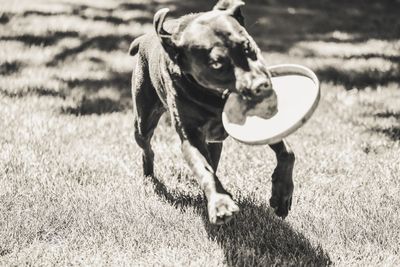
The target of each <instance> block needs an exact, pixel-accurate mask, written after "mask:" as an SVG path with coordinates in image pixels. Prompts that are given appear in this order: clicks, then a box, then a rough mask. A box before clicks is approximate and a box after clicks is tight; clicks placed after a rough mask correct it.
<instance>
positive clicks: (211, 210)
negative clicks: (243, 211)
mask: <svg viewBox="0 0 400 267" xmlns="http://www.w3.org/2000/svg"><path fill="white" fill-rule="evenodd" d="M238 211H239V207H238V206H237V205H236V203H235V202H234V201H233V200H232V198H231V197H230V196H229V195H227V194H221V193H215V194H213V195H211V196H210V198H209V200H208V218H209V220H210V223H212V224H224V223H227V222H229V221H230V220H231V219H232V215H233V214H234V213H236V212H238Z"/></svg>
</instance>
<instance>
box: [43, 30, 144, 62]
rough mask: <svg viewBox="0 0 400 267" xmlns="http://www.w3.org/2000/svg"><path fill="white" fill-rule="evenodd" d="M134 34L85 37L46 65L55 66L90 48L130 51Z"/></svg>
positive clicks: (108, 50)
mask: <svg viewBox="0 0 400 267" xmlns="http://www.w3.org/2000/svg"><path fill="white" fill-rule="evenodd" d="M136 37H137V36H134V35H114V34H107V35H101V36H95V37H92V38H83V39H82V41H81V43H80V44H79V45H78V46H75V47H72V48H65V49H64V50H63V51H61V52H60V53H58V54H56V55H55V56H54V57H53V59H52V60H50V61H49V62H48V63H47V64H46V65H47V66H55V65H57V64H60V63H62V62H63V61H64V60H66V59H67V58H69V57H72V56H75V55H77V54H79V53H81V52H83V51H85V50H87V49H89V48H92V49H97V50H100V51H107V52H110V51H113V50H120V51H128V47H129V45H130V43H131V42H132V41H133V40H134V39H135V38H136Z"/></svg>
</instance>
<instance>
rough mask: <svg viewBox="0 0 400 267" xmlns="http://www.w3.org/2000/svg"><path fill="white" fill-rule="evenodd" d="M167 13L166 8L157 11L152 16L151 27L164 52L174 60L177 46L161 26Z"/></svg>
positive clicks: (171, 36)
mask: <svg viewBox="0 0 400 267" xmlns="http://www.w3.org/2000/svg"><path fill="white" fill-rule="evenodd" d="M168 12H169V9H168V8H163V9H160V10H158V11H157V13H156V14H155V15H154V19H153V25H154V28H155V30H156V33H157V36H158V39H159V40H160V42H161V45H162V46H163V47H164V49H165V51H166V52H167V53H168V54H169V55H170V57H171V58H172V59H175V58H176V56H177V54H178V46H177V45H176V43H175V41H174V39H173V35H172V34H171V33H169V32H167V31H166V30H165V29H164V26H163V25H164V21H165V18H166V17H167V14H168Z"/></svg>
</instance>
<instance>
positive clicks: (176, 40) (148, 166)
mask: <svg viewBox="0 0 400 267" xmlns="http://www.w3.org/2000/svg"><path fill="white" fill-rule="evenodd" d="M243 5H244V3H243V2H242V1H238V0H220V1H218V2H217V3H216V5H215V6H214V8H213V9H212V10H210V11H208V12H203V13H194V14H189V15H185V16H183V17H180V18H178V19H168V20H166V17H167V14H168V11H169V10H168V9H166V8H164V9H161V10H159V11H158V12H157V13H156V14H155V15H154V20H153V25H154V28H155V31H154V32H152V33H147V34H144V35H142V36H140V37H138V38H136V39H135V40H134V41H133V42H132V44H131V46H130V48H129V54H130V55H132V56H134V55H136V56H137V63H136V67H135V68H134V71H133V75H132V97H133V106H134V131H135V140H136V142H137V144H138V146H139V147H140V148H141V150H142V163H143V174H144V175H145V176H153V175H154V170H153V169H154V167H153V160H154V152H153V150H152V148H151V144H150V140H151V138H152V136H153V133H154V129H155V127H156V126H157V123H158V121H159V119H160V117H161V115H162V114H163V113H164V112H169V114H170V117H171V121H172V125H173V126H174V127H175V129H176V132H177V133H178V135H179V137H180V140H181V149H182V153H183V156H184V158H185V160H186V162H187V163H188V165H189V166H190V168H191V170H192V171H193V173H194V175H195V176H196V177H197V179H198V182H199V184H200V186H201V189H202V190H203V192H204V195H205V197H206V200H207V211H208V217H209V221H210V223H212V224H224V223H226V222H228V221H229V220H230V219H231V218H232V216H233V215H234V214H235V213H237V212H238V211H239V207H238V205H237V204H236V203H235V202H234V201H233V199H232V196H231V194H230V193H229V192H227V190H225V189H224V187H223V185H222V184H221V182H220V181H219V179H218V177H217V175H216V171H217V168H218V164H219V160H220V156H221V151H222V146H223V143H222V142H223V141H224V140H225V139H226V138H227V136H228V134H227V133H226V131H225V130H224V127H223V125H222V118H221V117H222V110H223V108H224V104H225V101H226V96H227V94H229V93H230V92H235V93H238V94H240V95H241V96H243V97H248V98H257V97H268V96H270V97H272V96H273V95H274V92H273V89H272V86H271V79H270V74H269V72H268V69H267V68H266V64H265V62H264V60H263V57H262V54H261V50H260V49H259V48H258V46H257V45H256V43H255V41H254V40H253V39H252V38H251V36H250V35H249V34H248V32H247V31H246V29H245V26H244V17H243V15H242V12H241V7H242V6H243ZM270 147H271V148H272V150H273V151H274V152H275V154H276V158H277V166H276V168H275V170H274V172H273V174H272V195H271V198H270V206H271V207H272V208H273V209H274V211H275V213H276V215H278V216H280V217H282V218H285V217H286V216H287V215H288V212H289V210H290V208H291V203H292V194H293V180H292V171H293V165H294V161H295V156H294V153H293V151H292V150H291V148H290V147H289V145H288V144H287V142H286V141H285V140H283V141H281V142H279V143H276V144H272V145H270Z"/></svg>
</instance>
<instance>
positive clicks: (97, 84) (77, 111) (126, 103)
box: [61, 58, 132, 115]
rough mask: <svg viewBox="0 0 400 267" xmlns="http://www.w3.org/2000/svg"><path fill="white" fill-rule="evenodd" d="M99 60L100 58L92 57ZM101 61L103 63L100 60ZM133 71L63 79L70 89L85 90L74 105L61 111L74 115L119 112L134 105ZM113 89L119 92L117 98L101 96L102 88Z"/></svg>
mask: <svg viewBox="0 0 400 267" xmlns="http://www.w3.org/2000/svg"><path fill="white" fill-rule="evenodd" d="M91 60H94V61H98V60H100V59H97V58H91ZM100 63H102V62H101V61H100ZM130 78H131V72H111V71H110V72H109V75H108V77H104V78H102V79H72V80H62V82H64V83H65V84H66V85H67V87H68V88H70V90H74V89H79V90H80V91H83V98H82V99H81V100H80V101H77V103H75V104H74V105H73V106H66V107H62V108H61V113H63V114H72V115H91V114H105V113H112V112H119V111H123V110H126V109H128V108H131V107H132V97H131V90H130ZM110 88H111V89H112V91H114V92H118V94H117V98H110V97H105V96H101V95H99V94H98V92H99V91H100V90H102V89H110Z"/></svg>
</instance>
